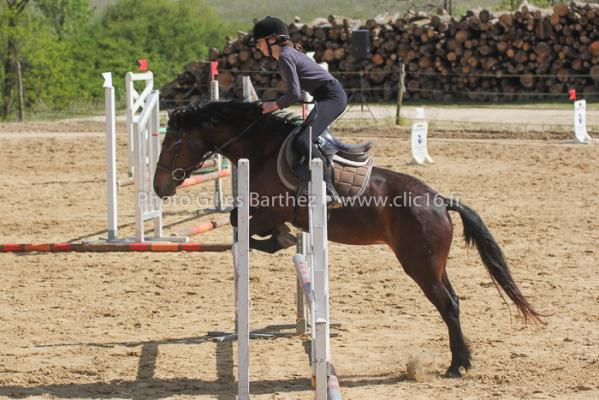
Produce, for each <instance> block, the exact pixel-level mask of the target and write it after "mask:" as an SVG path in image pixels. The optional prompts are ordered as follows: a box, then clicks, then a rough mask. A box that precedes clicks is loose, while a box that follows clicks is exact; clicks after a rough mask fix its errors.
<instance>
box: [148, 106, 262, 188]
mask: <svg viewBox="0 0 599 400" xmlns="http://www.w3.org/2000/svg"><path fill="white" fill-rule="evenodd" d="M244 104H245V105H244ZM260 114H261V113H260V107H259V106H258V105H256V104H252V103H238V102H228V103H227V102H215V103H209V104H207V105H205V106H204V107H199V106H195V105H189V106H186V107H179V108H177V109H175V110H173V111H172V112H171V113H169V120H168V125H167V128H166V135H165V137H164V141H163V143H162V151H161V153H160V157H159V159H158V164H157V167H156V173H155V174H154V182H153V184H154V191H155V192H156V194H157V195H158V196H160V197H167V196H172V195H174V194H175V192H176V190H177V186H178V185H180V184H181V183H182V182H183V181H184V180H185V179H186V178H188V177H189V175H190V174H191V172H192V171H193V170H195V169H197V168H199V167H200V165H201V164H202V163H203V162H204V161H205V160H206V159H207V158H208V157H210V156H211V155H212V154H213V153H216V152H221V151H223V150H227V149H225V148H223V145H225V147H230V146H228V145H227V142H229V141H230V140H231V139H233V138H235V136H236V135H237V134H238V133H239V132H240V130H243V129H244V127H245V126H248V124H249V123H251V122H252V121H253V120H257V119H258V118H259V117H260ZM225 155H226V151H225ZM229 158H231V157H229Z"/></svg>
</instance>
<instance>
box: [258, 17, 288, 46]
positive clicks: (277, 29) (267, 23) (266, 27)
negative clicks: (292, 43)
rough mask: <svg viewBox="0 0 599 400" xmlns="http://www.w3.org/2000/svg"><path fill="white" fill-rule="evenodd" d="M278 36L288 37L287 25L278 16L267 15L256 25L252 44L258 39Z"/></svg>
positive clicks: (280, 37)
mask: <svg viewBox="0 0 599 400" xmlns="http://www.w3.org/2000/svg"><path fill="white" fill-rule="evenodd" d="M270 36H276V37H277V39H288V38H289V31H288V30H287V25H286V24H285V23H284V22H283V21H281V20H280V19H278V18H275V17H266V18H264V19H262V20H260V21H258V22H256V24H255V25H254V30H253V35H252V40H251V42H250V43H251V45H252V46H254V45H255V44H256V42H257V41H258V39H263V38H267V37H270Z"/></svg>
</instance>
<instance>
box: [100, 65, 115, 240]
mask: <svg viewBox="0 0 599 400" xmlns="http://www.w3.org/2000/svg"><path fill="white" fill-rule="evenodd" d="M102 76H103V77H104V96H105V113H106V193H107V195H108V241H109V242H110V241H113V240H116V238H117V236H118V224H117V215H118V205H117V197H116V126H115V110H114V87H113V86H112V74H111V73H110V72H105V73H103V74H102Z"/></svg>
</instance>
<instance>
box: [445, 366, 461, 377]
mask: <svg viewBox="0 0 599 400" xmlns="http://www.w3.org/2000/svg"><path fill="white" fill-rule="evenodd" d="M444 377H445V378H450V379H455V378H461V377H462V373H461V372H460V369H459V368H453V367H449V369H448V370H447V372H445V375H444Z"/></svg>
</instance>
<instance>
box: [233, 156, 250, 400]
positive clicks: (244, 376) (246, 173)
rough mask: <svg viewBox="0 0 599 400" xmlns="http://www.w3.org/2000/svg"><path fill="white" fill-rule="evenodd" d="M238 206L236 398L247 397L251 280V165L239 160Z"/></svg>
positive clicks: (248, 385)
mask: <svg viewBox="0 0 599 400" xmlns="http://www.w3.org/2000/svg"><path fill="white" fill-rule="evenodd" d="M237 176H238V178H237V179H238V181H237V187H238V190H239V203H238V209H237V243H236V253H237V254H236V256H237V257H236V259H237V261H236V262H237V273H238V279H237V285H238V293H237V318H238V319H237V342H238V345H239V350H238V363H237V368H238V370H237V373H238V378H237V383H238V399H239V400H249V398H250V377H249V370H250V366H249V358H250V323H249V315H250V277H249V252H250V243H249V240H250V163H249V161H248V160H247V159H241V160H239V163H238V172H237Z"/></svg>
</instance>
